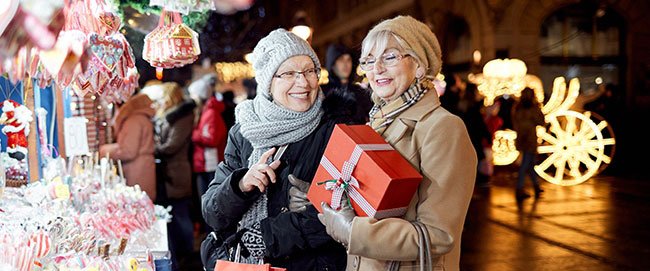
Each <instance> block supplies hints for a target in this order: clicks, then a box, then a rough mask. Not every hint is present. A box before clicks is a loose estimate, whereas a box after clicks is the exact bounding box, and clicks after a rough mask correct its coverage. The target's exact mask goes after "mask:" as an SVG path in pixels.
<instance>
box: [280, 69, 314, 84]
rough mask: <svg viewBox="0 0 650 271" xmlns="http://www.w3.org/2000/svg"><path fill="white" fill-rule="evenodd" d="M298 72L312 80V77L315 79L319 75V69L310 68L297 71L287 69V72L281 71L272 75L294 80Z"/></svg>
mask: <svg viewBox="0 0 650 271" xmlns="http://www.w3.org/2000/svg"><path fill="white" fill-rule="evenodd" d="M299 74H302V75H304V76H305V79H307V80H313V79H317V78H318V77H319V75H320V69H318V68H311V69H306V70H304V71H301V72H299V71H287V72H283V73H281V74H276V75H273V77H275V78H280V79H283V80H287V81H294V80H296V78H298V75H299Z"/></svg>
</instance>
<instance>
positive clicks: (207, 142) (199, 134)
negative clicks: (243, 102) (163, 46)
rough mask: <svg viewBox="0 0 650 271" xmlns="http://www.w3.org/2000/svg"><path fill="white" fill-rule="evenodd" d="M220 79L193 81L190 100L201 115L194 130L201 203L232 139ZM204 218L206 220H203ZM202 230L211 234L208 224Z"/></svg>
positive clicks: (198, 189) (194, 163) (198, 188)
mask: <svg viewBox="0 0 650 271" xmlns="http://www.w3.org/2000/svg"><path fill="white" fill-rule="evenodd" d="M216 80H217V78H216V76H215V75H214V74H208V75H205V76H203V77H202V78H200V79H198V80H197V81H194V82H192V84H190V86H189V87H188V91H189V93H190V97H191V98H192V99H193V100H194V101H195V102H196V104H197V107H198V109H199V110H197V111H198V112H200V115H199V116H198V122H197V124H196V125H195V126H194V130H193V131H192V144H193V146H194V151H193V153H192V156H193V158H192V168H193V172H194V173H195V174H196V186H197V196H198V199H199V202H200V199H201V196H203V194H205V191H206V190H208V185H209V184H210V182H211V181H212V179H214V172H215V170H217V166H218V165H219V162H221V161H223V152H224V150H225V148H226V140H227V137H228V130H227V127H226V124H225V122H224V119H223V117H222V115H221V114H222V113H223V111H224V109H225V105H224V103H223V102H220V101H218V100H217V98H216V97H215V90H214V86H215V84H216ZM200 219H201V220H203V218H202V217H201V218H200ZM202 223H205V222H202ZM201 230H202V231H207V225H203V226H202V227H201Z"/></svg>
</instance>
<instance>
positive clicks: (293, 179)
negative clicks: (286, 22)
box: [201, 29, 349, 270]
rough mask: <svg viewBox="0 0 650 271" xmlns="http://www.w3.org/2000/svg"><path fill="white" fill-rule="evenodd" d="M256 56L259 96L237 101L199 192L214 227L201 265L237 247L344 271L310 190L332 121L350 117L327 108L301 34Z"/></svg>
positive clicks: (272, 40)
mask: <svg viewBox="0 0 650 271" xmlns="http://www.w3.org/2000/svg"><path fill="white" fill-rule="evenodd" d="M253 58H254V60H253V68H254V69H255V74H256V76H255V80H256V81H257V96H256V97H255V99H253V100H248V101H244V102H242V103H241V104H239V105H238V106H237V107H236V109H235V115H236V118H237V123H236V124H235V125H234V126H233V127H232V129H231V130H230V132H229V135H228V143H227V146H226V150H225V161H223V162H222V163H220V164H219V167H218V169H217V171H216V176H215V178H214V180H213V181H212V182H211V183H210V186H209V188H208V191H207V192H206V193H205V195H203V197H202V203H203V204H202V205H203V207H202V208H203V209H202V212H203V216H204V218H205V220H206V222H207V223H208V225H210V226H211V227H212V228H213V229H214V231H213V233H211V234H210V235H209V236H208V238H206V240H205V241H204V242H203V244H202V249H201V254H202V255H201V256H202V259H203V263H204V265H205V267H206V268H207V269H208V270H212V269H213V268H214V267H213V266H214V264H215V263H214V262H215V260H216V259H228V258H229V259H231V260H232V255H233V254H235V253H236V252H239V254H241V259H240V261H241V262H245V263H259V262H260V261H264V262H267V263H271V264H272V265H273V266H277V267H285V268H287V269H288V270H344V269H345V262H346V254H345V248H344V247H343V246H342V245H341V244H339V243H337V242H336V241H334V240H333V239H332V238H331V237H330V236H329V235H328V234H327V232H326V231H325V227H324V226H323V225H322V224H321V223H320V222H319V220H318V217H317V214H318V212H317V211H316V209H315V208H314V207H313V206H311V205H310V204H309V203H308V201H307V200H306V197H305V191H306V190H307V188H308V187H309V181H311V179H312V178H313V176H314V174H315V172H316V169H317V167H318V161H320V158H321V157H322V154H323V151H324V149H325V147H326V145H327V141H328V140H329V136H330V134H331V132H332V129H333V127H334V125H335V124H336V123H340V122H346V123H347V122H348V120H349V119H348V118H346V117H345V116H340V114H338V113H336V112H338V111H342V110H337V109H336V108H324V107H323V106H322V104H324V101H323V93H322V91H321V90H320V88H319V86H318V79H319V74H320V69H321V65H320V62H319V60H318V57H317V56H316V54H315V53H314V51H313V49H312V48H311V47H310V46H309V44H307V42H305V41H304V40H302V39H300V38H299V37H298V36H296V35H294V34H292V33H291V32H288V31H286V30H284V29H278V30H275V31H273V32H271V33H270V34H269V35H268V36H266V37H265V38H263V39H262V40H260V41H259V43H258V44H257V46H256V47H255V49H254V50H253ZM336 98H337V97H328V98H327V99H336ZM328 104H332V105H337V104H341V103H338V102H336V101H333V102H328ZM302 180H307V181H302Z"/></svg>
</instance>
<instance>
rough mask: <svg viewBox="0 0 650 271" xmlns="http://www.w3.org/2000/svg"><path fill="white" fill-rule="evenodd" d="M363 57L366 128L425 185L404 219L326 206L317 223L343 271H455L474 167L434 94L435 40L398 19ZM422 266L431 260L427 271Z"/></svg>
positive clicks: (368, 43) (381, 29)
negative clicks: (334, 245) (341, 258)
mask: <svg viewBox="0 0 650 271" xmlns="http://www.w3.org/2000/svg"><path fill="white" fill-rule="evenodd" d="M361 51H362V52H361V59H360V65H361V68H362V69H363V70H364V71H365V72H366V76H367V77H368V81H369V83H370V86H371V88H372V90H373V94H372V96H373V101H374V102H375V105H374V107H373V109H372V110H371V112H370V125H371V126H372V127H373V128H374V129H375V131H377V132H378V133H379V134H381V135H382V136H383V137H384V138H385V139H386V141H387V142H388V143H390V144H391V145H392V146H393V147H394V148H395V149H396V150H397V151H399V152H400V153H401V154H402V156H403V157H404V158H406V159H407V160H408V161H409V162H410V163H411V165H413V167H414V168H416V169H417V170H418V171H419V172H420V173H421V174H422V176H423V177H424V178H423V180H422V182H421V183H420V186H419V188H418V191H417V193H416V194H415V196H414V197H413V199H412V201H411V204H410V206H409V208H408V211H407V213H406V215H404V217H402V218H386V219H382V220H377V219H374V218H369V217H358V216H355V214H354V211H352V210H351V209H349V208H343V209H341V210H338V211H335V210H332V209H331V208H329V206H327V204H326V203H324V204H323V209H324V213H323V214H321V215H319V218H320V220H321V222H322V223H323V224H324V225H325V226H326V228H327V232H328V233H329V234H330V235H331V236H332V237H333V238H334V239H335V240H338V241H339V242H341V243H343V244H344V245H346V246H347V251H348V254H349V257H348V263H347V270H414V269H417V268H421V270H458V269H459V259H460V240H461V232H462V229H463V223H464V221H465V215H466V213H467V208H468V206H469V202H470V199H471V195H472V190H473V187H474V178H475V174H476V170H475V169H476V164H477V159H476V153H475V152H474V148H473V147H472V143H471V142H470V139H469V136H468V134H467V129H466V128H465V125H464V124H463V121H462V120H461V119H460V118H458V117H457V116H455V115H453V114H451V113H449V112H448V111H447V110H445V109H444V108H442V107H441V106H440V100H439V98H438V95H437V93H436V91H435V89H434V87H433V78H434V76H435V75H436V74H438V73H439V72H440V68H441V62H442V61H441V51H440V45H439V44H438V40H437V39H436V36H435V35H434V34H433V33H432V32H431V30H430V29H429V28H428V27H427V26H426V25H425V24H423V23H421V22H419V21H417V20H415V19H413V18H412V17H409V16H398V17H396V18H393V19H390V20H386V21H383V22H381V23H380V24H378V25H377V26H375V27H374V28H373V29H371V30H370V32H369V33H368V35H367V36H366V38H365V39H364V40H363V43H362V50H361ZM425 256H428V257H425ZM423 258H430V259H431V262H430V263H428V264H426V265H428V266H426V267H425V266H422V265H425V264H422V263H421V262H418V260H421V259H423Z"/></svg>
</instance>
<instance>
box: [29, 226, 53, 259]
mask: <svg viewBox="0 0 650 271" xmlns="http://www.w3.org/2000/svg"><path fill="white" fill-rule="evenodd" d="M27 246H29V247H31V248H32V251H33V254H34V257H35V258H42V257H44V256H46V255H47V254H48V253H50V248H51V246H52V239H51V238H50V235H49V234H48V233H47V232H45V231H44V230H39V231H37V232H35V233H34V234H32V237H31V238H30V239H29V241H27Z"/></svg>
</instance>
